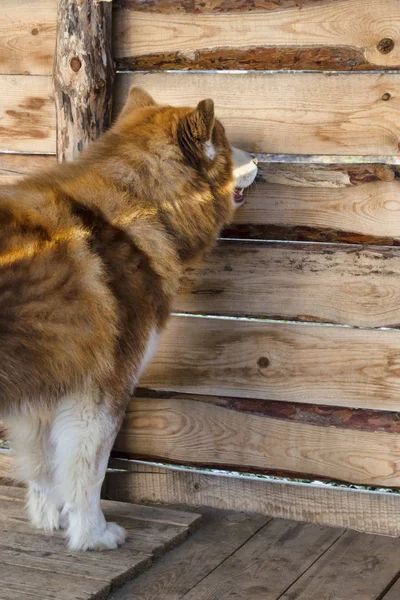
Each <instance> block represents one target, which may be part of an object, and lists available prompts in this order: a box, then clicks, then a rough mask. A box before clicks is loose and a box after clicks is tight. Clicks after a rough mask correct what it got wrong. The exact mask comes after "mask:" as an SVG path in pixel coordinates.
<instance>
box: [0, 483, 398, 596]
mask: <svg viewBox="0 0 400 600" xmlns="http://www.w3.org/2000/svg"><path fill="white" fill-rule="evenodd" d="M103 509H104V511H105V514H106V516H107V517H108V519H109V520H115V521H117V522H118V523H120V524H122V525H123V526H125V527H126V528H127V529H128V541H127V543H126V545H125V546H124V547H123V548H120V549H118V550H116V551H112V552H86V553H83V552H70V551H68V550H67V549H66V547H65V542H64V539H63V534H62V532H58V533H56V534H46V533H42V532H38V531H36V530H34V529H33V528H32V527H31V525H30V524H29V522H28V520H27V518H26V515H25V511H24V490H23V489H21V488H13V487H5V486H0V600H15V599H16V598H18V599H21V600H96V599H97V600H101V599H104V600H105V599H107V600H231V599H233V598H235V600H398V599H399V598H400V579H399V577H400V538H398V537H397V538H395V537H384V536H377V535H368V534H362V533H357V532H355V531H352V530H346V529H343V528H330V527H326V526H321V525H315V524H311V523H300V522H297V521H292V520H288V519H279V518H271V517H268V516H265V515H257V514H249V513H244V512H238V511H227V510H215V509H209V508H200V507H196V514H193V513H190V512H188V511H187V510H186V509H185V510H183V509H182V507H179V506H178V507H170V506H167V507H163V508H160V507H147V506H138V505H134V504H126V503H121V502H114V501H104V502H103ZM196 526H197V529H196ZM189 531H192V535H190V536H189V537H187V534H188V532H189ZM186 537H187V539H185V538H186ZM180 542H181V543H180ZM167 550H168V552H167ZM161 554H163V556H161V557H160V558H158V560H156V561H154V562H153V560H154V558H155V557H158V556H159V555H161Z"/></svg>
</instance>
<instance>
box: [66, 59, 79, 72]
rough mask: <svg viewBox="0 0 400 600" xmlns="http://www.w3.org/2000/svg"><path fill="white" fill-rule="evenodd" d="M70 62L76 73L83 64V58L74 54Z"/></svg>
mask: <svg viewBox="0 0 400 600" xmlns="http://www.w3.org/2000/svg"><path fill="white" fill-rule="evenodd" d="M69 64H70V66H71V69H72V70H73V72H74V73H77V72H78V71H79V69H80V68H81V66H82V63H81V60H80V58H78V57H77V56H74V57H73V58H71V60H70V63H69Z"/></svg>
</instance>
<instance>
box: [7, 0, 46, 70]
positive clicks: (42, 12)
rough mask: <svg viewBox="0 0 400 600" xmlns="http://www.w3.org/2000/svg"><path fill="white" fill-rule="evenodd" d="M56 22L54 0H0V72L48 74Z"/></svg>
mask: <svg viewBox="0 0 400 600" xmlns="http://www.w3.org/2000/svg"><path fill="white" fill-rule="evenodd" d="M56 24H57V2H56V0H40V1H39V2H37V0H1V2H0V74H4V75H8V74H14V75H50V74H51V70H52V66H53V57H54V47H55V43H56Z"/></svg>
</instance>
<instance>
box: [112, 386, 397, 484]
mask: <svg viewBox="0 0 400 600" xmlns="http://www.w3.org/2000/svg"><path fill="white" fill-rule="evenodd" d="M249 404H250V407H251V404H252V402H251V401H249ZM284 409H285V406H283V407H282V411H284ZM300 413H301V411H299V413H298V415H297V417H298V418H299V417H300ZM337 413H339V410H337ZM302 416H303V421H301V420H300V419H299V420H298V421H296V420H294V419H284V418H283V419H282V418H274V416H273V417H270V416H267V415H264V414H263V406H262V403H261V402H259V403H258V411H257V409H256V410H254V407H253V412H250V411H246V401H242V403H241V406H240V407H239V409H237V408H236V405H235V402H234V400H233V401H232V402H229V400H228V401H226V402H224V400H223V399H215V398H212V397H208V398H204V401H202V399H201V398H196V399H194V400H193V399H192V398H191V397H178V398H176V397H172V398H168V396H167V397H160V398H141V397H138V398H134V400H133V401H132V402H131V404H130V406H129V408H128V411H127V414H126V418H125V421H124V423H123V425H122V428H121V430H120V433H119V435H118V437H117V440H116V443H115V447H114V449H115V450H116V451H117V452H118V453H120V454H122V455H123V456H128V457H130V458H140V459H147V460H153V461H156V462H167V463H176V464H188V465H197V466H202V467H207V468H217V469H218V468H222V469H227V470H233V471H242V472H245V473H248V472H256V473H268V474H275V473H278V474H280V475H286V476H292V477H303V478H306V479H319V478H323V479H327V480H333V481H346V482H350V483H358V484H365V485H373V486H387V487H396V486H397V487H400V475H399V472H398V469H397V464H398V461H399V459H400V436H399V434H398V433H387V432H379V431H377V430H372V431H363V430H360V429H357V428H354V429H349V428H342V427H340V426H339V427H335V426H334V420H333V419H332V421H331V423H329V424H328V423H326V425H325V426H324V425H315V424H313V422H312V417H313V415H312V414H311V415H309V414H307V412H306V411H304V412H303V413H302ZM310 417H311V418H310ZM397 418H398V415H395V419H397ZM326 420H327V419H326ZM370 422H371V423H373V417H371V418H370ZM378 423H379V417H378V418H377V425H378ZM377 429H378V427H377ZM299 474H301V475H299Z"/></svg>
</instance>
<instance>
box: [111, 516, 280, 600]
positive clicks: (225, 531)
mask: <svg viewBox="0 0 400 600" xmlns="http://www.w3.org/2000/svg"><path fill="white" fill-rule="evenodd" d="M202 512H203V513H204V516H203V519H202V522H201V528H200V529H199V530H198V531H196V532H195V534H194V535H193V536H191V540H192V541H193V543H190V544H187V543H186V542H184V543H183V544H182V545H181V546H180V547H178V548H176V549H174V550H173V557H171V558H172V560H169V558H168V556H167V555H166V556H163V557H162V558H161V559H160V560H158V561H157V563H156V564H155V565H153V567H152V569H151V572H150V573H148V576H146V573H143V576H141V577H140V578H137V579H136V580H135V581H131V582H129V583H128V584H126V585H124V587H123V589H121V590H119V591H118V592H117V593H116V594H115V596H114V598H115V600H117V598H126V599H127V598H129V600H166V599H167V598H168V600H179V599H180V598H182V596H183V595H184V594H185V593H186V592H188V591H189V590H190V589H191V588H192V587H193V586H194V585H195V584H196V583H198V582H199V581H201V580H202V579H203V578H204V577H205V576H206V575H208V573H210V571H212V570H214V569H215V568H216V567H217V566H218V565H219V564H220V563H221V562H223V561H224V560H225V559H226V558H228V557H229V556H230V554H232V553H233V552H234V551H235V550H236V549H237V548H238V547H240V546H242V545H243V544H245V543H246V542H247V541H248V540H249V539H250V538H251V537H252V536H253V535H254V534H255V533H256V532H257V531H258V530H259V529H260V528H261V527H262V526H263V525H265V524H266V523H267V522H268V521H269V520H270V519H269V518H267V517H263V516H261V515H245V514H243V513H240V514H231V513H229V512H223V511H218V513H217V514H216V513H215V512H214V511H207V510H204V511H202ZM114 598H113V600H114Z"/></svg>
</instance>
